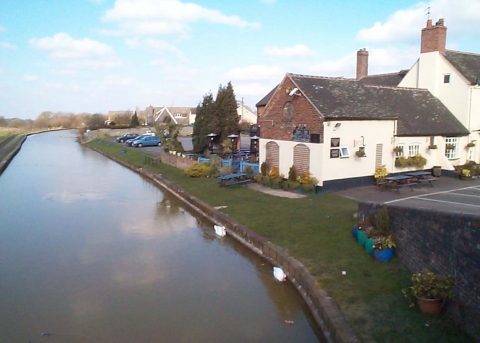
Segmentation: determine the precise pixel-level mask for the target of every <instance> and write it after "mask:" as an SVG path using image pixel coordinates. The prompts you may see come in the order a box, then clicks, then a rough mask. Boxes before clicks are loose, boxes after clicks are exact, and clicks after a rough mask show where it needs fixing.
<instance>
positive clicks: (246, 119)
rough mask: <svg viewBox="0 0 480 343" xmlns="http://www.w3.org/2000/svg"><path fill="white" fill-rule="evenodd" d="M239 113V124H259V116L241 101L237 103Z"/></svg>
mask: <svg viewBox="0 0 480 343" xmlns="http://www.w3.org/2000/svg"><path fill="white" fill-rule="evenodd" d="M237 106H238V107H237V113H238V117H239V118H240V119H239V123H240V124H241V123H246V124H250V125H253V124H256V123H257V115H256V114H255V113H254V111H253V110H252V109H250V107H248V106H247V105H245V104H243V103H242V102H241V101H237Z"/></svg>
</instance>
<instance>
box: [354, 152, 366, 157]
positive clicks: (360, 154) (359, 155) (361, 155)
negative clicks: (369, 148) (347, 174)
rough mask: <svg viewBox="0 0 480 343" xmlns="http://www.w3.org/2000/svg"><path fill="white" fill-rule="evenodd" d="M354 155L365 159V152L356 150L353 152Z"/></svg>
mask: <svg viewBox="0 0 480 343" xmlns="http://www.w3.org/2000/svg"><path fill="white" fill-rule="evenodd" d="M355 155H356V156H357V157H365V150H357V151H355Z"/></svg>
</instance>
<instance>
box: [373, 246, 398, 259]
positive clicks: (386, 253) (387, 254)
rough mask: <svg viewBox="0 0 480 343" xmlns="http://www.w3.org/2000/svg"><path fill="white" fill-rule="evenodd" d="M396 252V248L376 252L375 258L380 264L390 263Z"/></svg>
mask: <svg viewBox="0 0 480 343" xmlns="http://www.w3.org/2000/svg"><path fill="white" fill-rule="evenodd" d="M394 252H395V249H394V248H387V249H382V250H375V252H374V256H375V259H376V260H377V261H378V262H390V260H391V259H392V258H393V254H394Z"/></svg>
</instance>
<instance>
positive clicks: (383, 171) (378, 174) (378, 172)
mask: <svg viewBox="0 0 480 343" xmlns="http://www.w3.org/2000/svg"><path fill="white" fill-rule="evenodd" d="M387 175H388V171H387V168H386V167H385V165H383V166H381V167H378V168H377V169H375V174H374V175H373V176H374V177H375V179H376V180H377V181H382V180H383V179H384V178H385V176H387Z"/></svg>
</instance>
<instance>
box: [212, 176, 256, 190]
mask: <svg viewBox="0 0 480 343" xmlns="http://www.w3.org/2000/svg"><path fill="white" fill-rule="evenodd" d="M250 181H251V180H250V179H249V178H248V177H247V174H245V173H234V174H228V175H223V176H219V177H218V183H219V184H220V186H222V187H228V186H234V185H240V184H243V183H247V182H250Z"/></svg>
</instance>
